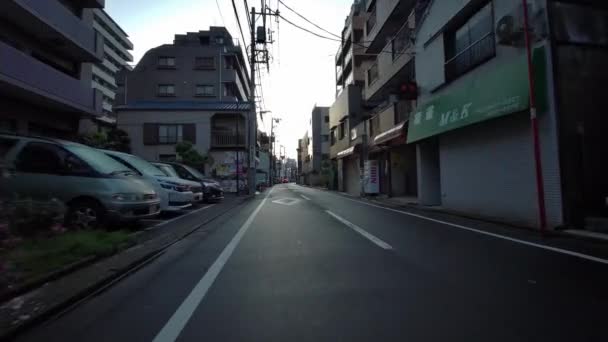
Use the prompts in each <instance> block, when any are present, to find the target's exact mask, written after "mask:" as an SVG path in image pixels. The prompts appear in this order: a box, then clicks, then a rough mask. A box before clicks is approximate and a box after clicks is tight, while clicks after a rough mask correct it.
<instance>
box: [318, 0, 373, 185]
mask: <svg viewBox="0 0 608 342" xmlns="http://www.w3.org/2000/svg"><path fill="white" fill-rule="evenodd" d="M368 18H369V13H368V12H367V11H366V10H365V3H364V2H363V1H355V2H353V5H352V6H351V11H350V13H349V14H348V16H347V18H346V20H345V25H344V29H343V30H342V42H341V43H340V47H339V49H338V52H337V54H336V99H335V101H334V103H333V104H332V105H331V107H330V109H329V129H330V133H329V140H330V148H329V156H330V159H331V163H330V171H329V180H328V185H329V187H330V188H332V189H335V190H338V191H343V192H348V193H351V194H355V195H358V194H360V192H361V191H360V188H361V185H360V184H361V182H360V174H359V170H360V168H361V167H362V163H363V159H362V158H361V156H360V154H359V153H358V151H360V150H361V149H360V146H358V145H360V144H361V141H362V139H363V136H364V135H365V134H363V133H365V131H366V130H365V129H364V128H365V113H366V104H365V101H364V99H363V88H364V87H365V70H367V69H368V68H369V67H370V66H371V65H372V64H373V61H374V55H373V54H368V53H367V52H366V51H365V48H366V44H365V26H366V24H367V21H368ZM357 132H360V133H361V134H357ZM355 152H357V153H355Z"/></svg>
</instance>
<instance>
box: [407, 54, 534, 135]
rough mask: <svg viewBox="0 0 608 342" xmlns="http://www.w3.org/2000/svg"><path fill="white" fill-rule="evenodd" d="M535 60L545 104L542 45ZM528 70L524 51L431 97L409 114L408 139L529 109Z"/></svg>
mask: <svg viewBox="0 0 608 342" xmlns="http://www.w3.org/2000/svg"><path fill="white" fill-rule="evenodd" d="M534 64H535V68H536V77H535V79H536V80H537V82H536V83H537V90H538V91H540V92H539V93H538V94H539V96H538V97H539V102H541V103H540V106H539V107H541V108H542V106H544V102H545V98H544V96H545V95H544V94H545V93H546V92H545V91H544V90H545V84H546V82H545V67H544V66H545V53H544V49H543V48H540V49H539V50H537V51H535V54H534ZM527 70H528V69H527V63H526V58H525V55H524V56H522V57H521V58H518V59H517V60H515V61H511V62H507V63H504V64H502V65H499V66H497V67H496V68H495V69H493V70H492V71H489V72H487V73H484V74H480V75H479V76H478V77H471V78H470V80H467V81H466V83H463V84H461V85H458V86H456V87H453V88H454V89H452V90H448V92H447V93H446V94H445V95H440V96H437V97H436V98H434V99H431V100H430V101H429V102H427V103H425V104H424V105H422V106H420V107H419V108H418V110H417V111H416V112H415V113H413V114H412V116H411V117H410V122H409V129H408V135H407V142H408V143H411V142H415V141H418V140H421V139H424V138H428V137H431V136H434V135H437V134H440V133H443V132H447V131H450V130H453V129H456V128H459V127H464V126H468V125H471V124H474V123H477V122H481V121H485V120H490V119H493V118H496V117H500V116H503V115H507V114H511V113H517V112H521V111H524V110H526V109H527V108H528V107H529V103H530V101H529V100H530V98H529V90H528V89H529V86H528V71H527ZM448 89H449V88H448Z"/></svg>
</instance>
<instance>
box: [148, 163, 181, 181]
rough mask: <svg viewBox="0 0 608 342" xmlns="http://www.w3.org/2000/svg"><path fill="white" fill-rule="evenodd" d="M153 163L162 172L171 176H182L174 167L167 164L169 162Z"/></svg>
mask: <svg viewBox="0 0 608 342" xmlns="http://www.w3.org/2000/svg"><path fill="white" fill-rule="evenodd" d="M152 165H154V166H156V167H157V168H159V169H160V170H161V171H162V172H164V173H165V174H166V175H167V176H169V177H175V178H180V177H179V175H178V174H177V172H175V170H174V169H173V167H171V166H170V165H167V164H152Z"/></svg>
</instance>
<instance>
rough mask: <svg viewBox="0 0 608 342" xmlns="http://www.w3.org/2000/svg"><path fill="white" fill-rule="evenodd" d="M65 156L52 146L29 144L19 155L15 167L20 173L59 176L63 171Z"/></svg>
mask: <svg viewBox="0 0 608 342" xmlns="http://www.w3.org/2000/svg"><path fill="white" fill-rule="evenodd" d="M66 154H67V152H66V151H65V150H63V149H62V148H60V147H59V146H56V145H53V144H46V143H29V144H28V145H27V146H25V148H24V149H23V150H22V151H21V153H19V156H18V158H17V163H16V167H17V170H18V171H21V172H28V173H46V174H60V173H61V172H63V171H64V168H63V159H64V158H65V156H66Z"/></svg>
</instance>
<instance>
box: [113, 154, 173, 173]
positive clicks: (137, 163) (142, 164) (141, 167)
mask: <svg viewBox="0 0 608 342" xmlns="http://www.w3.org/2000/svg"><path fill="white" fill-rule="evenodd" d="M118 158H119V159H123V160H124V161H126V162H127V163H129V164H131V165H132V166H133V167H134V168H136V169H137V171H139V172H140V173H141V174H144V175H148V176H153V177H166V176H167V175H165V174H164V173H163V172H162V171H161V170H160V169H159V168H157V167H156V166H154V165H152V164H150V163H148V162H147V161H145V160H143V159H141V158H138V157H136V156H133V155H130V154H120V155H118Z"/></svg>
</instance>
